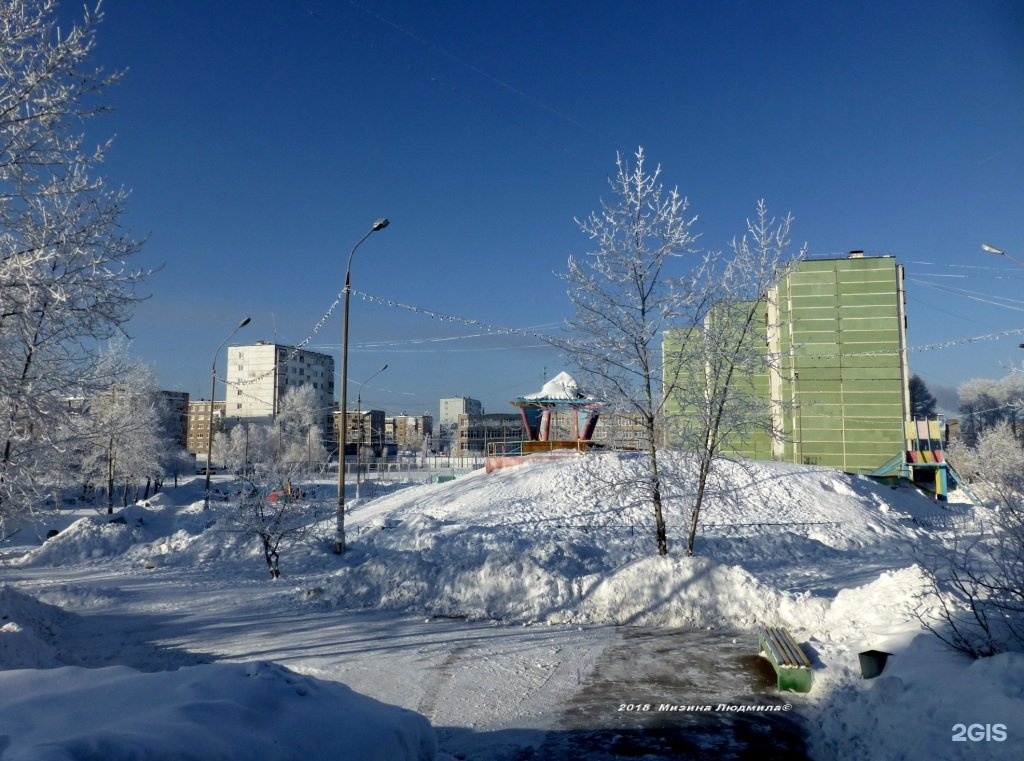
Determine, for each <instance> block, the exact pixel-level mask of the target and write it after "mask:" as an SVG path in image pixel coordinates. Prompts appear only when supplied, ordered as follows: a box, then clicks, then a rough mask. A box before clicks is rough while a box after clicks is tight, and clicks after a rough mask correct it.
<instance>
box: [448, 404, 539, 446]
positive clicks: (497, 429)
mask: <svg viewBox="0 0 1024 761" xmlns="http://www.w3.org/2000/svg"><path fill="white" fill-rule="evenodd" d="M523 434H524V428H523V418H522V415H520V414H519V413H518V412H497V413H493V414H490V415H467V414H462V415H459V420H458V423H457V425H456V430H455V438H454V441H453V446H452V448H451V453H452V454H453V455H483V454H486V453H487V452H488V449H489V448H490V449H497V451H499V452H500V451H506V450H505V449H503V448H502V446H501V445H502V444H504V443H505V442H513V441H514V442H520V441H522V439H523ZM491 445H493V446H491Z"/></svg>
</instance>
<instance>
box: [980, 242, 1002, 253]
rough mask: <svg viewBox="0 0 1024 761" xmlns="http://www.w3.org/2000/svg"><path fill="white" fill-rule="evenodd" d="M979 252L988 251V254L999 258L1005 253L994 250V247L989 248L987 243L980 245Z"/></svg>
mask: <svg viewBox="0 0 1024 761" xmlns="http://www.w3.org/2000/svg"><path fill="white" fill-rule="evenodd" d="M981 250H982V251H988V252H989V253H990V254H999V256H1006V252H1005V251H1003V250H1002V249H999V248H996V247H995V246H990V245H989V244H988V243H982V244H981Z"/></svg>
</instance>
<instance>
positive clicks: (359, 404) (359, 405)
mask: <svg viewBox="0 0 1024 761" xmlns="http://www.w3.org/2000/svg"><path fill="white" fill-rule="evenodd" d="M387 369H388V366H387V365H384V367H382V368H381V369H380V370H378V371H377V372H375V373H374V374H373V375H371V376H370V377H369V378H367V379H366V380H364V381H363V382H362V383H360V384H359V392H358V393H357V394H356V414H357V415H359V446H357V447H356V502H358V501H359V477H360V475H361V474H362V462H363V454H362V452H363V421H364V419H365V417H364V415H363V386H365V385H366V384H367V383H369V382H370V381H372V380H373V379H374V378H376V377H377V376H378V375H380V374H381V373H382V372H384V371H385V370H387ZM370 446H371V447H372V446H373V428H372V427H371V428H370Z"/></svg>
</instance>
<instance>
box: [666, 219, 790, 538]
mask: <svg viewBox="0 0 1024 761" xmlns="http://www.w3.org/2000/svg"><path fill="white" fill-rule="evenodd" d="M792 223H793V218H792V216H791V215H788V214H787V215H786V216H785V217H784V218H783V219H782V220H779V221H777V220H776V219H775V218H774V217H772V216H770V215H769V213H768V207H767V205H766V204H765V202H764V201H763V200H761V201H758V203H757V209H756V216H755V217H754V218H753V219H748V220H747V232H746V234H744V235H743V236H742V237H741V238H738V239H737V238H734V239H733V240H732V242H731V244H730V248H731V256H729V257H728V258H726V259H720V260H719V262H720V263H722V266H721V268H720V271H719V272H716V273H713V274H712V277H711V282H712V283H713V289H714V293H713V295H711V296H709V297H703V298H702V300H703V301H704V302H705V303H706V304H707V311H706V314H705V316H704V319H703V320H702V321H701V322H700V323H699V324H698V325H696V326H694V327H691V328H687V329H683V330H679V331H673V332H672V333H670V334H669V338H667V340H666V341H665V373H666V378H665V387H666V396H667V398H668V399H670V400H671V401H672V402H674V404H673V405H672V407H671V409H672V410H673V412H674V413H675V414H673V415H671V416H668V419H667V420H666V426H668V428H669V429H670V434H671V438H672V439H673V441H677V442H679V443H680V444H681V445H682V447H683V448H684V449H685V450H686V451H688V452H691V453H693V454H694V455H695V459H696V464H697V477H696V483H695V487H694V488H695V492H694V497H693V502H692V503H691V505H690V516H689V518H690V519H689V527H688V531H687V542H686V554H687V555H692V554H693V551H694V543H695V540H696V535H697V529H698V526H699V522H700V516H701V511H702V509H703V506H704V500H705V496H706V493H707V489H708V484H709V479H710V477H711V474H712V470H713V468H714V464H715V460H716V458H717V457H718V455H719V453H720V452H721V451H722V450H723V449H724V448H727V447H728V445H730V444H732V445H737V444H739V443H741V442H743V441H744V440H748V439H749V438H750V437H752V436H755V435H757V433H758V432H760V433H762V434H764V435H765V438H766V439H767V440H771V439H773V438H777V437H779V436H780V435H781V431H778V430H776V429H775V426H774V424H773V420H774V417H773V415H772V410H771V402H770V398H769V394H768V393H767V376H768V373H769V372H770V371H771V370H772V369H777V358H774V357H772V356H771V355H770V354H769V353H768V352H767V351H766V349H765V342H766V338H767V333H766V331H767V325H766V315H767V314H768V313H770V312H771V311H772V310H771V306H772V304H771V299H772V298H773V295H772V293H773V289H772V286H773V285H774V284H775V283H776V282H777V280H778V278H779V277H780V276H782V275H784V274H785V268H786V267H789V266H792V264H793V263H794V262H796V261H798V260H799V259H800V258H802V257H803V256H804V254H805V253H806V247H804V248H801V249H800V250H799V251H798V252H797V253H796V254H795V256H792V257H789V258H788V260H787V258H786V257H787V249H788V247H789V244H790V228H791V226H792Z"/></svg>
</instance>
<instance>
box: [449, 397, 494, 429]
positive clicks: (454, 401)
mask: <svg viewBox="0 0 1024 761" xmlns="http://www.w3.org/2000/svg"><path fill="white" fill-rule="evenodd" d="M483 414H484V406H483V405H482V404H481V403H480V402H479V401H478V400H476V399H470V398H469V397H468V396H452V397H448V398H447V399H442V400H441V416H440V418H439V422H440V424H441V425H442V426H455V425H458V423H459V415H483Z"/></svg>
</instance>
